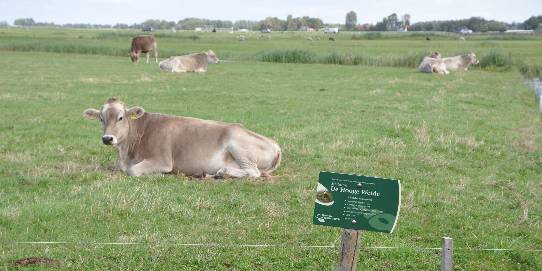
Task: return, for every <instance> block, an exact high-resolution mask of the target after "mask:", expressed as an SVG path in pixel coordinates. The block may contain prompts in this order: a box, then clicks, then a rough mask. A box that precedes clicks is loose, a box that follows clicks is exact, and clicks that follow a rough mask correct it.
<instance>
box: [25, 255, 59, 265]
mask: <svg viewBox="0 0 542 271" xmlns="http://www.w3.org/2000/svg"><path fill="white" fill-rule="evenodd" d="M36 264H40V265H46V266H50V267H53V266H60V265H62V261H60V260H53V259H49V258H44V257H30V258H24V259H20V260H17V261H15V265H16V266H29V265H36Z"/></svg>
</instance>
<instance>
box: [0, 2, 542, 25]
mask: <svg viewBox="0 0 542 271" xmlns="http://www.w3.org/2000/svg"><path fill="white" fill-rule="evenodd" d="M350 10H353V11H355V12H356V13H357V15H358V23H373V24H374V23H376V22H377V21H380V20H382V18H383V17H385V16H387V15H389V14H391V13H394V12H395V13H397V14H398V15H401V14H404V13H408V14H410V15H411V16H412V19H411V21H412V22H419V21H430V20H447V19H462V18H469V17H472V16H481V17H484V18H486V19H494V20H499V21H505V22H523V21H525V20H526V19H527V18H529V17H530V16H533V15H542V0H513V1H512V0H377V1H375V0H370V1H364V0H335V1H322V0H268V1H257V0H253V1H247V0H196V1H194V0H191V1H186V0H0V21H7V22H8V23H9V24H13V21H14V20H15V19H17V18H33V19H34V20H35V21H36V22H54V23H57V24H64V23H93V24H115V23H127V24H132V23H140V22H143V21H144V20H146V19H163V20H168V21H175V22H176V21H178V20H180V19H183V18H186V17H198V18H207V19H221V20H232V21H235V20H261V19H263V18H265V17H278V18H281V19H285V18H286V16H287V15H288V14H292V15H293V16H294V17H300V16H310V17H318V18H321V19H322V20H323V21H324V22H325V23H344V20H345V15H346V13H347V12H348V11H350Z"/></svg>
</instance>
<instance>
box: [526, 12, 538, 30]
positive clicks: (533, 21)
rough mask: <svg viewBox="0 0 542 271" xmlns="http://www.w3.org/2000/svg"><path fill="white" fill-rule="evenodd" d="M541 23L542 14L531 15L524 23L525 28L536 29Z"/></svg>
mask: <svg viewBox="0 0 542 271" xmlns="http://www.w3.org/2000/svg"><path fill="white" fill-rule="evenodd" d="M541 23H542V15H538V16H532V17H531V18H529V19H527V20H526V21H525V22H524V24H525V29H536V28H537V27H538V25H540V24H541Z"/></svg>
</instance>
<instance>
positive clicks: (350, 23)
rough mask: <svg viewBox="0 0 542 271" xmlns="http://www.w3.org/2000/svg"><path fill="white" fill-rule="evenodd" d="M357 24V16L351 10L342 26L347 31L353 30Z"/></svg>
mask: <svg viewBox="0 0 542 271" xmlns="http://www.w3.org/2000/svg"><path fill="white" fill-rule="evenodd" d="M356 24H358V15H357V14H356V12H354V11H353V10H352V11H350V12H348V13H346V20H345V23H344V26H345V27H346V29H347V30H353V29H354V27H355V26H356Z"/></svg>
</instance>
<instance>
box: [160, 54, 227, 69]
mask: <svg viewBox="0 0 542 271" xmlns="http://www.w3.org/2000/svg"><path fill="white" fill-rule="evenodd" d="M219 62H220V60H219V59H218V57H217V56H216V54H215V52H213V51H212V50H209V51H207V52H202V53H197V54H190V55H184V56H172V57H170V58H168V59H165V60H162V61H160V64H159V66H160V70H162V71H167V72H206V71H207V65H208V64H209V63H213V64H218V63H219Z"/></svg>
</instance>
